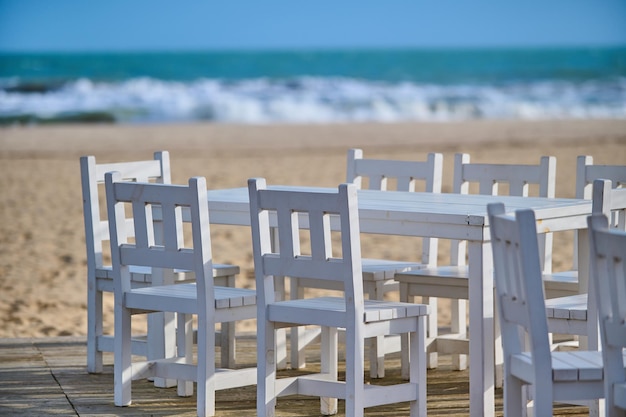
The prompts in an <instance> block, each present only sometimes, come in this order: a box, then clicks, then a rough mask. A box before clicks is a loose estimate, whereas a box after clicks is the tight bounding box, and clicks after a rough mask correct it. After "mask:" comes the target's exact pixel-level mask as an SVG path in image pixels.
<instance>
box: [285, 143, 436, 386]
mask: <svg viewBox="0 0 626 417" xmlns="http://www.w3.org/2000/svg"><path fill="white" fill-rule="evenodd" d="M346 166H347V175H346V180H347V182H348V183H353V184H355V185H356V186H357V187H358V188H359V189H361V188H363V187H364V186H365V187H367V189H370V190H382V191H388V190H390V191H391V190H394V191H407V192H411V191H415V190H416V186H418V185H420V184H423V185H422V188H423V190H424V191H425V192H432V193H440V192H441V182H442V176H443V155H442V154H440V153H430V154H428V157H427V160H426V161H404V160H383V159H365V158H363V151H362V150H361V149H350V150H348V159H347V164H346ZM436 262H437V239H428V238H426V239H423V242H422V254H421V257H420V261H413V262H408V261H394V260H389V259H373V258H363V259H362V271H363V289H364V291H365V293H366V294H367V295H368V297H369V299H370V300H383V299H384V296H385V294H386V293H388V292H391V291H397V290H398V289H399V285H398V282H397V281H395V279H394V277H395V274H396V273H397V272H404V271H409V270H412V269H416V268H422V267H424V266H434V265H436ZM325 285H326V286H327V285H328V283H324V282H321V281H310V280H308V281H307V286H308V287H315V288H320V287H323V286H325ZM303 291H304V285H300V281H298V280H295V279H292V280H291V293H292V294H297V296H298V298H302V296H303ZM296 332H297V331H296ZM296 332H292V334H294V333H296ZM302 340H303V332H302V331H301V332H300V334H298V336H297V337H294V338H293V339H292V364H294V363H298V366H299V367H303V366H304V365H305V359H304V346H303V345H304V343H299V342H300V341H302ZM398 350H399V345H398V344H397V343H396V344H395V345H394V344H393V343H390V342H389V340H387V344H385V338H383V337H377V338H375V339H372V340H371V343H370V351H369V352H370V359H369V365H370V376H371V377H372V378H383V377H384V376H385V353H392V352H397V351H398ZM294 354H295V355H297V356H293V355H294ZM296 361H297V362H296Z"/></svg>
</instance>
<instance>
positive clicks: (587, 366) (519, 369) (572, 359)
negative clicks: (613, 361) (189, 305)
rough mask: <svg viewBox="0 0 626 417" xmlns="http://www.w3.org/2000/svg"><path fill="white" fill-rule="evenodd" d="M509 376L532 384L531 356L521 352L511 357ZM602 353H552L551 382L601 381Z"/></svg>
mask: <svg viewBox="0 0 626 417" xmlns="http://www.w3.org/2000/svg"><path fill="white" fill-rule="evenodd" d="M511 374H512V375H514V376H516V377H517V378H519V379H521V380H524V381H526V382H528V383H534V375H535V371H534V370H533V362H532V355H531V353H530V352H523V353H519V354H517V355H512V356H511ZM603 375H604V370H603V368H602V353H601V352H599V351H588V350H586V351H569V352H552V380H553V381H555V382H557V381H558V382H567V381H602V379H603Z"/></svg>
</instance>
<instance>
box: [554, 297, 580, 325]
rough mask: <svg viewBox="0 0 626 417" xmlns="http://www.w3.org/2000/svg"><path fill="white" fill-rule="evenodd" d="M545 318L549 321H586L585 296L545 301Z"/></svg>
mask: <svg viewBox="0 0 626 417" xmlns="http://www.w3.org/2000/svg"><path fill="white" fill-rule="evenodd" d="M546 316H547V317H548V320H550V319H553V318H555V319H567V320H582V321H585V322H586V321H587V294H576V295H572V296H569V297H559V298H549V299H547V300H546Z"/></svg>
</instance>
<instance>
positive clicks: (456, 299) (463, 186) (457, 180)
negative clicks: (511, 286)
mask: <svg viewBox="0 0 626 417" xmlns="http://www.w3.org/2000/svg"><path fill="white" fill-rule="evenodd" d="M473 184H475V185H476V186H477V188H478V192H479V193H480V194H484V195H499V194H502V193H500V192H499V191H500V189H501V188H503V187H505V186H506V187H508V194H509V195H514V196H521V197H527V196H528V195H529V188H530V185H535V186H537V188H538V189H537V195H538V196H539V197H548V198H553V197H554V196H555V184H556V158H554V157H548V156H544V157H542V158H541V160H540V162H539V164H538V165H519V164H517V165H511V164H482V163H481V164H479V163H471V162H470V156H469V155H468V154H456V155H455V161H454V181H453V192H454V193H457V194H468V193H469V192H470V187H471V186H472V185H473ZM540 240H541V245H542V247H543V248H544V250H545V251H544V252H545V254H546V257H547V258H550V257H551V250H552V243H551V242H552V236H551V234H550V233H546V234H542V235H541V237H540ZM467 244H468V243H467V241H466V240H460V241H459V240H455V241H453V242H452V244H451V257H450V258H451V259H450V265H445V266H431V267H429V268H424V269H416V270H412V271H407V272H399V273H396V280H397V281H399V282H400V283H402V284H404V285H403V286H402V288H404V289H405V290H406V291H408V294H407V295H408V298H407V295H403V296H402V299H405V300H407V301H408V300H410V299H412V298H413V297H414V296H422V297H445V298H450V299H452V304H451V305H452V323H451V332H452V333H453V334H455V335H456V337H455V339H458V338H459V337H461V338H466V336H467V330H466V329H467V322H466V308H467V306H466V300H467V299H468V298H469V297H470V294H469V280H468V278H469V269H468V266H467V264H466V257H467V255H466V253H467ZM490 298H491V297H490ZM436 309H437V308H436V305H435V306H433V310H435V311H436ZM430 319H431V320H433V321H434V322H435V323H436V322H437V317H436V313H435V314H433V315H431V317H430ZM432 331H433V333H434V334H429V337H431V338H435V339H436V338H437V337H438V329H437V328H436V326H435V327H433V329H432ZM445 342H446V340H445V339H443V340H442V343H437V347H438V348H439V347H440V348H442V349H446V348H445ZM404 343H406V341H404ZM496 349H498V347H497V346H496ZM465 353H469V352H465ZM453 364H454V366H455V368H456V369H459V370H460V369H465V368H466V367H467V356H466V355H465V354H463V355H457V354H455V355H453ZM429 366H430V367H433V368H434V367H436V366H437V358H436V356H433V358H432V360H430V361H429ZM403 372H404V373H405V374H406V372H407V371H406V370H404V371H403ZM499 381H500V378H499V377H497V378H496V384H497V385H500V384H499Z"/></svg>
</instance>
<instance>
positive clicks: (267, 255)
mask: <svg viewBox="0 0 626 417" xmlns="http://www.w3.org/2000/svg"><path fill="white" fill-rule="evenodd" d="M248 189H249V196H250V216H251V226H252V247H253V253H254V270H255V274H256V288H257V305H258V306H260V307H259V308H260V309H262V308H264V307H262V306H263V305H269V304H273V303H275V302H278V300H276V299H275V292H274V279H273V277H274V276H287V277H293V278H310V279H316V280H326V281H335V282H339V283H342V284H343V289H344V295H345V298H346V308H347V314H348V315H352V314H357V316H355V317H358V314H359V313H361V314H362V313H363V311H364V304H363V281H362V278H361V247H360V241H359V213H358V206H357V187H356V186H355V185H354V184H341V185H340V186H339V189H338V191H337V192H305V191H286V190H276V189H267V185H266V181H265V179H262V178H258V179H250V180H248ZM331 224H332V225H333V229H338V232H339V234H340V235H341V236H340V239H341V250H340V252H341V253H337V252H339V251H338V250H337V248H335V250H333V245H332V241H331ZM272 227H276V228H277V232H278V247H277V248H272V239H271V230H270V229H271V228H272ZM302 228H309V232H308V235H309V236H310V240H309V243H310V253H309V254H303V253H302V249H301V248H302V245H301V240H300V239H301V233H300V232H301V229H302ZM351 313H352V314H351Z"/></svg>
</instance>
